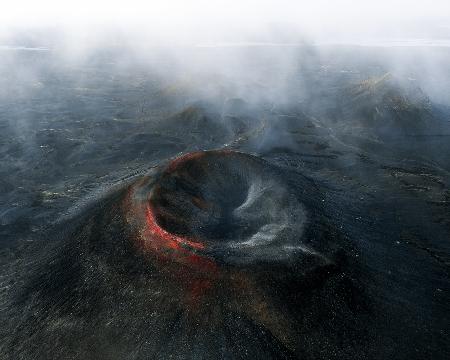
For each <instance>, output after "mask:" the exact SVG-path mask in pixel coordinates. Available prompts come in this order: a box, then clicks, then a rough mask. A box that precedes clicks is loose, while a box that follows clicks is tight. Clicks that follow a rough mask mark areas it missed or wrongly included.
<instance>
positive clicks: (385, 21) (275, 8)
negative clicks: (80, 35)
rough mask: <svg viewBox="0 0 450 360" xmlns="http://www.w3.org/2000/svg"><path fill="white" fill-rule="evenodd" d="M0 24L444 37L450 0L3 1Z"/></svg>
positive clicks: (185, 33) (176, 33)
mask: <svg viewBox="0 0 450 360" xmlns="http://www.w3.org/2000/svg"><path fill="white" fill-rule="evenodd" d="M0 24H1V25H0V28H1V30H2V31H11V30H12V29H17V28H31V27H36V26H39V27H42V26H44V27H49V26H50V27H54V26H62V27H65V28H68V29H69V28H70V29H74V28H78V29H82V30H85V31H86V30H87V29H92V28H93V27H94V26H99V25H100V26H114V27H117V28H120V29H124V30H126V31H131V30H133V29H134V30H139V31H143V30H147V31H148V32H149V33H153V34H155V33H159V34H160V35H162V34H164V35H165V36H170V37H172V38H176V37H184V38H192V39H195V38H196V37H201V36H204V35H205V33H209V35H212V34H216V35H217V34H219V35H224V34H228V35H229V34H234V35H235V37H236V38H238V37H239V35H243V34H245V35H243V36H244V37H246V36H247V35H248V34H250V35H253V34H261V33H263V32H274V31H275V32H277V31H278V32H279V33H281V34H282V35H283V36H284V38H287V39H288V40H289V36H287V37H286V35H289V33H292V32H295V33H296V32H299V33H303V34H306V35H308V36H312V37H314V36H316V37H323V38H325V39H327V38H329V37H338V38H351V37H360V36H368V37H381V38H387V37H390V38H395V37H413V38H414V37H416V38H418V37H422V38H433V37H434V38H436V37H437V38H442V37H444V38H450V0H428V1H423V0H376V1H366V0H311V1H301V0H297V1H295V0H291V1H289V0H240V1H238V0H190V1H189V0H159V1H155V0H4V1H2V6H1V12H0Z"/></svg>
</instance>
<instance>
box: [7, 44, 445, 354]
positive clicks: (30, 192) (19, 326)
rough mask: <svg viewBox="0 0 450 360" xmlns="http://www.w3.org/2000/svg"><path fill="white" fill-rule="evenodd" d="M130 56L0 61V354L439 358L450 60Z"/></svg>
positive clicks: (275, 52)
mask: <svg viewBox="0 0 450 360" xmlns="http://www.w3.org/2000/svg"><path fill="white" fill-rule="evenodd" d="M128 50H129V49H128ZM128 50H127V49H118V48H113V49H103V50H98V51H95V52H91V53H89V54H84V56H79V57H76V60H74V58H72V57H70V56H66V55H67V54H61V53H58V51H56V50H51V49H45V48H11V47H4V48H1V49H0V56H1V58H0V156H1V167H0V194H1V195H0V239H1V243H0V251H1V268H0V269H1V284H0V285H1V286H0V287H1V293H0V296H1V297H0V301H1V302H0V309H1V326H0V339H1V341H0V355H1V356H0V357H1V358H2V359H219V358H223V359H235V358H236V359H247V358H254V359H286V358H289V359H290V358H294V359H295V358H298V359H425V358H431V359H448V358H449V356H450V350H449V343H450V342H449V335H450V334H449V327H450V326H449V324H450V306H449V304H450V296H449V291H450V280H449V276H450V242H449V240H450V106H449V104H450V99H449V95H448V94H449V89H450V87H448V86H447V85H448V83H447V82H446V81H448V80H446V79H448V78H450V68H449V67H448V66H447V67H445V66H444V67H443V70H444V71H441V72H440V73H439V74H432V73H429V72H427V71H425V69H424V67H423V66H422V65H423V64H422V62H421V58H420V54H422V53H423V52H424V51H425V52H427V53H429V52H433V58H434V59H437V60H436V61H437V62H440V63H441V64H445V63H446V62H447V63H448V60H450V50H449V48H439V47H435V48H430V49H425V50H424V49H422V48H421V49H420V51H419V50H418V49H416V48H401V47H398V48H382V47H379V48H369V47H350V46H336V47H332V46H322V47H311V46H306V45H305V46H230V47H196V48H190V47H186V48H180V49H176V50H170V51H169V50H167V49H159V48H158V49H156V48H155V49H154V50H151V51H150V50H149V51H148V53H146V55H145V56H144V55H142V54H138V53H136V52H132V51H128ZM405 59H406V60H407V61H406V60H405ZM406 64H407V65H406ZM203 150H219V151H218V152H212V153H206V154H213V155H206V156H207V158H208V156H211V159H212V160H211V162H210V163H208V162H206V163H203V162H202V163H197V164H194V165H189V163H188V165H186V166H187V170H186V169H184V168H183V169H181V170H180V169H178V170H177V171H180V173H177V172H175V175H173V174H172V171H175V170H173V169H174V168H176V166H175V165H170V164H171V163H170V161H172V160H173V159H174V158H176V157H179V156H183V155H185V154H188V153H191V152H198V151H203ZM242 153H243V155H241V154H242ZM195 154H198V153H195ZM203 154H205V153H203ZM214 154H219V155H217V156H218V157H217V159H216V158H215V157H214V156H216V155H214ZM221 154H237V155H230V156H231V157H229V158H227V160H226V161H225V160H223V159H222V156H229V155H221ZM187 156H191V155H187ZM195 156H196V155H195ZM195 156H194V160H195ZM233 156H236V158H234V157H233ZM247 156H248V158H247ZM182 159H183V158H182ZM188 159H190V158H189V157H188ZM242 159H243V160H242ZM194 160H192V161H194ZM189 161H191V160H189ZM167 164H169V165H167ZM175 164H178V163H177V162H176V161H175ZM205 164H206V165H205ZM221 164H222V165H221ZM177 166H179V165H177ZM190 166H191V167H190ZM164 169H166V170H164ZM189 169H191V170H189ZM192 169H194V170H192ZM183 171H185V172H183ZM221 171H223V173H222V172H221ZM168 174H169V175H170V176H169V175H168ZM155 179H156V180H155ZM164 181H167V183H166V182H164ZM242 184H244V185H242ZM153 189H157V190H153ZM160 189H163V190H160ZM151 191H154V192H153V193H152V194H154V193H155V192H157V200H158V204H160V205H158V206H161V207H160V208H159V209H157V211H156V212H155V213H156V214H159V215H158V216H159V218H158V216H156V215H155V216H156V217H155V218H154V217H151V219H150V220H149V215H148V213H145V211H147V210H145V206H144V205H142V204H143V203H145V201H147V200H146V199H147V197H146V196H147V195H146V194H147V192H151ZM174 193H175V194H176V195H173V194H174ZM151 196H153V198H155V196H156V195H151ZM186 199H188V200H186ZM189 199H191V200H192V199H193V200H192V201H193V202H192V203H193V204H194V205H195V206H193V207H192V209H194V210H189V209H190V207H189V206H191V205H192V204H191V203H190V202H189V201H191V200H189ZM208 199H209V200H211V199H212V200H211V201H212V202H213V203H212V204H211V205H210V204H209V202H208V201H207V200H208ZM255 199H256V200H255ZM185 201H187V202H188V203H189V206H185ZM161 209H162V210H161ZM185 209H188V210H185ZM187 211H188V212H189V213H187ZM151 214H153V213H151ZM217 214H219V215H217ZM237 214H238V215H239V216H238V215H237ZM205 219H206V220H205ZM224 219H225V220H224ZM155 221H156V222H158V221H159V225H158V224H156V225H155ZM205 223H208V226H210V227H209V228H208V229H206V230H205V228H204V227H203V226H204V225H205ZM143 224H144V225H143ZM211 224H212V225H211ZM161 227H162V229H161ZM172 230H173V232H174V234H175V235H173V234H172V235H167V234H168V233H171V231H172ZM222 234H226V235H223V236H222ZM194 235H195V236H197V235H198V236H199V237H200V238H202V239H203V240H205V244H206V245H204V243H203V242H202V243H201V244H200V245H199V243H198V242H195V241H190V240H189V241H188V240H183V239H185V237H186V236H189V237H190V238H191V237H192V236H194ZM155 239H156V240H155ZM180 239H181V240H180ZM166 240H167V241H168V242H164V241H166ZM203 240H202V241H203ZM155 244H156V245H155ZM161 244H162V245H161ZM180 244H181V245H180ZM215 244H219V245H220V246H219V245H217V246H216V245H215ZM204 246H206V247H207V248H208V246H209V247H210V248H211V249H213V250H214V251H213V250H211V251H208V249H207V248H206V250H205V249H204ZM216 249H218V250H216Z"/></svg>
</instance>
